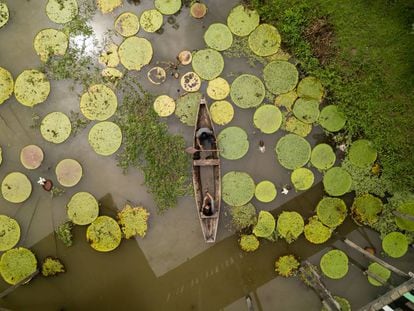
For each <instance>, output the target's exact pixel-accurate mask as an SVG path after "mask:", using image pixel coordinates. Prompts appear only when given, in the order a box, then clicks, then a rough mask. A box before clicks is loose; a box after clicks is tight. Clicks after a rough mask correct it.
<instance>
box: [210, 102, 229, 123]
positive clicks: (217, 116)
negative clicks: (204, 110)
mask: <svg viewBox="0 0 414 311" xmlns="http://www.w3.org/2000/svg"><path fill="white" fill-rule="evenodd" d="M210 114H211V119H212V120H213V122H214V123H216V124H218V125H226V124H227V123H229V122H230V121H231V120H233V116H234V108H233V105H232V104H230V103H229V102H228V101H227V100H219V101H215V102H213V103H212V104H211V106H210Z"/></svg>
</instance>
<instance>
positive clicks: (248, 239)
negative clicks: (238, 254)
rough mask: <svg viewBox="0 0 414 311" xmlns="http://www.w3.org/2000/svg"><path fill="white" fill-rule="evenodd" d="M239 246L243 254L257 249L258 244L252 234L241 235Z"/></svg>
mask: <svg viewBox="0 0 414 311" xmlns="http://www.w3.org/2000/svg"><path fill="white" fill-rule="evenodd" d="M239 245H240V248H241V249H242V250H244V251H245V252H254V251H255V250H257V249H258V248H259V245H260V242H259V240H258V239H257V238H256V236H255V235H253V234H249V235H246V234H242V235H241V237H240V240H239Z"/></svg>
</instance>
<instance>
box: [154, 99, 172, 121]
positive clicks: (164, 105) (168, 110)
mask: <svg viewBox="0 0 414 311" xmlns="http://www.w3.org/2000/svg"><path fill="white" fill-rule="evenodd" d="M154 111H155V112H156V113H157V114H158V115H159V116H160V117H168V116H170V115H172V114H173V113H174V111H175V101H174V99H173V98H171V97H170V96H168V95H160V96H158V97H157V98H156V99H155V101H154Z"/></svg>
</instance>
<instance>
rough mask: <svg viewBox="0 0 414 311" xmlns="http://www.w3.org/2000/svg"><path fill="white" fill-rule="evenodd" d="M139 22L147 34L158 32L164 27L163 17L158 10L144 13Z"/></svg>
mask: <svg viewBox="0 0 414 311" xmlns="http://www.w3.org/2000/svg"><path fill="white" fill-rule="evenodd" d="M139 22H140V23H141V26H142V29H144V30H145V31H146V32H156V31H157V30H158V29H160V28H161V26H162V22H163V17H162V14H161V13H160V12H158V11H157V10H147V11H144V12H142V14H141V17H140V18H139Z"/></svg>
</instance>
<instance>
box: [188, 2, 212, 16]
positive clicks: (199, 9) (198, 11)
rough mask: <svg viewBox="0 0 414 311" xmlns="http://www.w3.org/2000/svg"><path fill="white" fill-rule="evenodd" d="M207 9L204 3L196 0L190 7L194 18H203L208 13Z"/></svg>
mask: <svg viewBox="0 0 414 311" xmlns="http://www.w3.org/2000/svg"><path fill="white" fill-rule="evenodd" d="M207 10H208V9H207V6H206V5H205V4H204V3H200V2H194V3H193V4H192V5H191V8H190V14H191V16H192V17H194V18H203V17H204V16H205V15H206V14H207Z"/></svg>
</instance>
